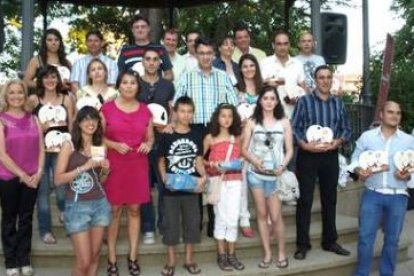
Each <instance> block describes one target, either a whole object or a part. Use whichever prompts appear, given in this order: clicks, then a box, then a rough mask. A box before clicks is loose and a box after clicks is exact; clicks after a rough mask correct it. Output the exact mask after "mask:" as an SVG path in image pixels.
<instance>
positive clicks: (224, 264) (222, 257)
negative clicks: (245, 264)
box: [217, 254, 233, 271]
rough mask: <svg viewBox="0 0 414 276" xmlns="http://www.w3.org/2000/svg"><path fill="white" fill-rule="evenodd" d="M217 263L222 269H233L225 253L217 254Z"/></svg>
mask: <svg viewBox="0 0 414 276" xmlns="http://www.w3.org/2000/svg"><path fill="white" fill-rule="evenodd" d="M217 265H218V267H219V268H220V269H221V270H222V271H233V266H232V265H231V264H230V263H229V261H228V260H227V255H226V254H218V256H217Z"/></svg>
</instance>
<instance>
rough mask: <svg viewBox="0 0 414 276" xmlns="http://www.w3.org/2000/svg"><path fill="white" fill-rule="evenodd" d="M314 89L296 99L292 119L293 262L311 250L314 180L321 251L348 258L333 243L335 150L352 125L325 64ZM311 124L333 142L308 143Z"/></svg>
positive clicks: (301, 258) (336, 158)
mask: <svg viewBox="0 0 414 276" xmlns="http://www.w3.org/2000/svg"><path fill="white" fill-rule="evenodd" d="M315 81H316V89H315V90H314V91H312V92H311V93H309V94H307V95H305V96H303V97H301V98H299V100H298V102H297V104H296V106H295V109H294V112H293V116H292V126H293V133H294V137H295V141H296V143H297V144H298V147H299V150H298V156H297V161H296V175H297V177H298V181H299V189H300V198H299V200H298V202H297V208H296V246H297V251H296V252H295V255H294V257H295V259H298V260H304V259H305V258H306V254H307V252H308V251H309V250H310V249H311V244H310V239H309V227H310V218H311V209H312V203H313V193H314V189H315V182H316V179H318V181H319V189H320V198H321V206H322V225H323V226H322V229H323V231H322V249H324V250H326V251H330V252H333V253H335V254H338V255H349V254H350V252H349V251H347V250H346V249H344V248H342V247H341V246H340V245H339V244H338V243H337V242H336V240H337V239H338V235H337V231H336V188H337V185H338V175H339V164H338V148H339V147H341V146H342V145H343V144H344V143H346V142H348V141H349V139H350V138H351V126H350V122H349V119H348V115H347V112H346V110H345V105H344V103H343V102H342V100H341V99H340V98H338V97H336V96H332V95H331V94H330V89H331V87H332V71H331V70H330V68H329V67H328V66H326V65H322V66H319V67H318V68H316V70H315ZM312 125H320V126H322V127H329V128H330V129H331V130H332V132H333V135H334V139H333V141H332V143H328V144H327V143H325V144H321V143H315V142H310V141H307V138H306V130H307V129H308V128H309V127H310V126H312Z"/></svg>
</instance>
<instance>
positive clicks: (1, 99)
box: [0, 79, 30, 112]
mask: <svg viewBox="0 0 414 276" xmlns="http://www.w3.org/2000/svg"><path fill="white" fill-rule="evenodd" d="M13 84H17V85H20V86H21V87H22V89H23V93H24V104H23V107H22V108H23V110H24V111H29V110H30V108H29V105H28V98H29V94H28V90H27V86H26V84H25V83H24V81H22V80H18V79H15V80H10V81H8V82H6V84H5V85H3V88H2V90H1V94H0V111H1V112H5V111H7V110H8V109H9V104H8V103H7V100H6V96H7V93H8V92H9V88H10V86H12V85H13Z"/></svg>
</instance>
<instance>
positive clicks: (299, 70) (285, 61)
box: [260, 31, 305, 119]
mask: <svg viewBox="0 0 414 276" xmlns="http://www.w3.org/2000/svg"><path fill="white" fill-rule="evenodd" d="M289 47H290V42H289V34H288V33H287V32H285V31H278V32H277V33H276V34H275V36H274V39H273V48H274V54H273V55H271V56H268V57H266V58H265V59H263V60H262V61H261V62H260V70H261V72H262V78H263V80H264V83H265V84H266V85H270V86H275V87H277V88H278V89H277V90H278V93H279V98H280V101H281V102H282V105H283V108H284V110H285V115H286V117H287V118H289V119H290V118H291V116H292V113H293V109H294V106H295V103H296V101H297V99H298V98H299V97H301V96H303V95H304V94H305V90H304V89H305V73H304V71H303V66H302V63H301V62H300V61H298V60H296V59H294V58H292V57H291V56H290V55H289Z"/></svg>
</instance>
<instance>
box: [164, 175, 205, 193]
mask: <svg viewBox="0 0 414 276" xmlns="http://www.w3.org/2000/svg"><path fill="white" fill-rule="evenodd" d="M165 188H167V189H168V190H170V191H182V192H197V189H198V187H197V181H196V178H195V177H194V176H192V175H189V174H174V173H167V181H166V183H165Z"/></svg>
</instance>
